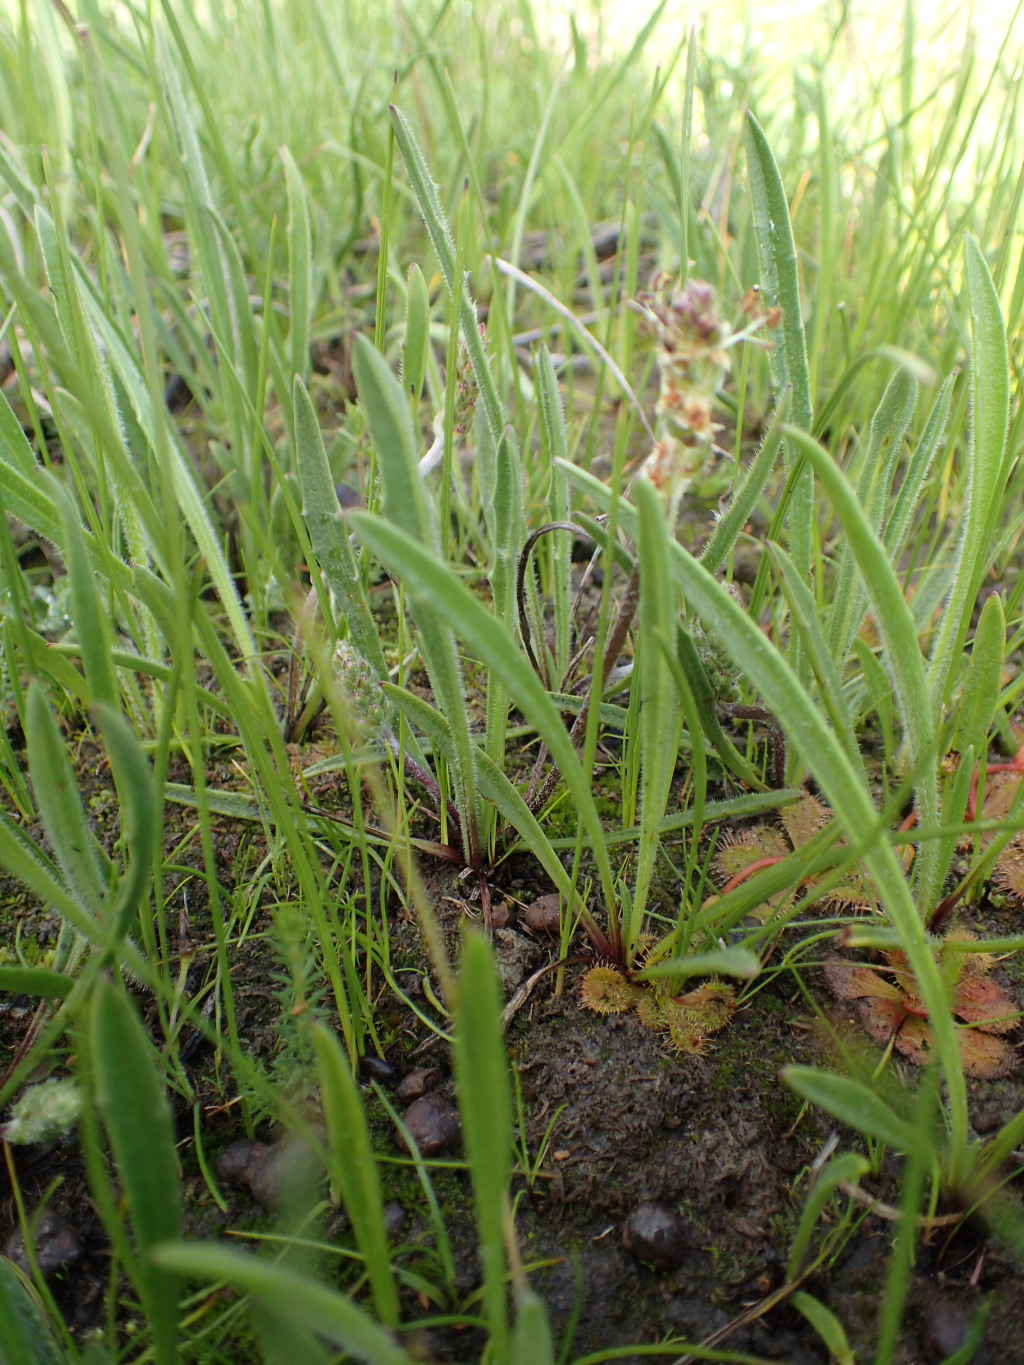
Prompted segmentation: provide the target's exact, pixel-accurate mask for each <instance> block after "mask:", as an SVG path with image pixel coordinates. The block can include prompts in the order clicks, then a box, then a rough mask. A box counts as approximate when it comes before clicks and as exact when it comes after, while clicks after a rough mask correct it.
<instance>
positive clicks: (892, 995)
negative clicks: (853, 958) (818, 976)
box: [825, 957, 902, 1002]
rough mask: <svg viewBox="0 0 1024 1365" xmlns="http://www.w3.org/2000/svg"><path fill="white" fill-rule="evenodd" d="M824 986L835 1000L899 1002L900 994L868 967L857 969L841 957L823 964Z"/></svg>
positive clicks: (853, 964) (830, 959)
mask: <svg viewBox="0 0 1024 1365" xmlns="http://www.w3.org/2000/svg"><path fill="white" fill-rule="evenodd" d="M825 984H826V985H827V986H828V988H829V990H830V991H831V992H832V994H833V995H834V996H835V998H836V999H837V1000H863V999H865V998H866V997H870V998H872V999H876V1000H891V1001H893V1002H900V1001H901V1000H902V995H901V992H900V991H899V990H898V989H897V988H896V987H895V986H894V985H892V983H891V982H889V981H886V980H884V978H883V977H880V976H879V975H878V973H877V972H876V971H872V969H871V968H870V967H858V966H857V964H856V963H855V962H846V961H844V959H843V958H841V957H832V958H829V959H828V961H827V962H826V963H825Z"/></svg>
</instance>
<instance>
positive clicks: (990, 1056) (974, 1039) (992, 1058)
mask: <svg viewBox="0 0 1024 1365" xmlns="http://www.w3.org/2000/svg"><path fill="white" fill-rule="evenodd" d="M956 1040H957V1042H958V1043H959V1045H960V1059H961V1061H962V1062H963V1065H964V1071H965V1073H966V1074H967V1075H968V1076H980V1077H982V1078H984V1079H985V1080H991V1079H993V1078H994V1077H996V1076H1005V1075H1007V1074H1008V1073H1009V1072H1011V1071H1012V1070H1013V1068H1014V1067H1015V1066H1016V1065H1017V1056H1016V1053H1015V1052H1014V1050H1013V1048H1012V1047H1011V1046H1010V1044H1009V1043H1007V1042H1006V1041H1004V1039H1002V1038H995V1037H993V1036H992V1034H991V1033H982V1032H981V1030H980V1029H976V1028H958V1029H957V1031H956Z"/></svg>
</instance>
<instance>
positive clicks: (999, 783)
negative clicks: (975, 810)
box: [983, 772, 1020, 843]
mask: <svg viewBox="0 0 1024 1365" xmlns="http://www.w3.org/2000/svg"><path fill="white" fill-rule="evenodd" d="M1019 786H1020V773H1016V772H1001V773H989V774H988V775H987V776H986V778H985V808H984V811H983V814H984V817H985V819H986V820H1003V819H1005V817H1006V816H1007V815H1009V813H1010V806H1011V804H1012V802H1013V798H1014V797H1015V796H1016V795H1017V788H1018V787H1019ZM991 838H992V835H991V834H988V835H987V836H986V840H985V841H986V843H987V842H988V840H989V839H991Z"/></svg>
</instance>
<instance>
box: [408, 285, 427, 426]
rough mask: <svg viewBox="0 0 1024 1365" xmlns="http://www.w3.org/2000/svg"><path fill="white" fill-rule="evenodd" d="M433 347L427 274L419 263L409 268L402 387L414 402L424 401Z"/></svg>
mask: <svg viewBox="0 0 1024 1365" xmlns="http://www.w3.org/2000/svg"><path fill="white" fill-rule="evenodd" d="M429 346H430V295H429V294H428V293H427V282H426V280H425V279H424V278H423V271H422V270H421V269H420V268H419V266H418V265H417V264H416V262H415V261H413V263H412V265H411V266H410V267H409V274H408V277H407V279H406V286H405V338H404V340H403V342H402V388H403V389H404V390H405V392H406V393H407V394H408V395H409V397H410V398H411V399H412V400H413V402H414V403H418V402H419V401H420V395H421V393H422V392H423V378H424V375H425V374H426V372H427V352H428V350H429Z"/></svg>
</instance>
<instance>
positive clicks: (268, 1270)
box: [152, 1242, 416, 1365]
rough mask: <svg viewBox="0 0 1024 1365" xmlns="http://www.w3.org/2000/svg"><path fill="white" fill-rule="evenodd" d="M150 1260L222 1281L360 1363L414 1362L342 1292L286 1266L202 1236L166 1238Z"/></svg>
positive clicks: (183, 1272) (413, 1364) (400, 1364)
mask: <svg viewBox="0 0 1024 1365" xmlns="http://www.w3.org/2000/svg"><path fill="white" fill-rule="evenodd" d="M152 1259H153V1262H154V1264H155V1265H157V1266H160V1267H161V1268H163V1269H165V1270H167V1271H169V1272H172V1273H177V1274H180V1275H198V1276H201V1277H202V1278H203V1279H206V1280H212V1281H217V1282H227V1283H228V1284H233V1285H234V1286H235V1287H236V1288H238V1289H241V1290H242V1291H243V1293H246V1294H249V1295H251V1296H252V1298H253V1299H254V1300H255V1301H256V1302H257V1303H259V1304H265V1305H266V1307H267V1308H268V1309H269V1310H270V1311H271V1312H273V1313H274V1314H276V1315H278V1316H280V1317H281V1318H283V1319H285V1320H286V1321H288V1322H291V1323H294V1324H295V1326H296V1327H297V1328H299V1329H301V1330H302V1331H312V1332H315V1333H316V1335H317V1336H321V1337H324V1338H325V1339H326V1340H327V1341H329V1342H331V1343H332V1344H333V1345H335V1346H338V1347H340V1348H341V1349H342V1350H345V1351H348V1352H349V1353H350V1354H351V1355H352V1356H354V1357H355V1359H356V1360H358V1361H362V1362H365V1365H416V1362H415V1361H414V1360H413V1357H412V1356H411V1355H409V1353H408V1352H407V1351H405V1350H403V1349H402V1347H401V1346H399V1345H398V1343H397V1342H396V1341H395V1340H394V1338H393V1337H392V1336H391V1334H390V1333H389V1332H387V1331H386V1330H385V1329H384V1328H383V1327H381V1326H380V1325H379V1324H378V1323H376V1322H375V1321H374V1320H373V1318H371V1317H370V1315H369V1314H368V1313H365V1312H363V1310H362V1309H361V1308H358V1307H357V1306H356V1305H355V1304H354V1303H352V1302H351V1301H350V1300H349V1299H346V1298H345V1297H344V1296H343V1295H342V1294H338V1293H336V1292H335V1291H334V1290H333V1289H328V1288H327V1286H326V1285H323V1284H318V1283H317V1282H316V1281H315V1280H312V1279H310V1277H309V1276H308V1275H303V1274H300V1273H299V1272H298V1271H297V1270H292V1269H290V1268H289V1267H288V1266H283V1265H274V1263H273V1262H271V1261H264V1260H260V1259H259V1258H258V1257H256V1256H251V1255H246V1254H244V1253H243V1252H240V1251H229V1250H228V1248H227V1247H218V1246H211V1245H210V1244H209V1243H207V1242H203V1243H197V1242H169V1243H165V1244H164V1245H163V1246H161V1247H158V1248H157V1249H156V1251H154V1253H153V1257H152Z"/></svg>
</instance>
